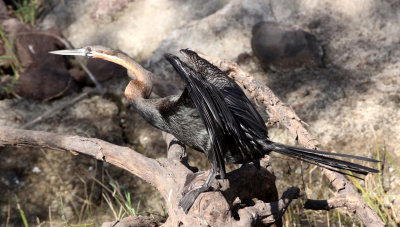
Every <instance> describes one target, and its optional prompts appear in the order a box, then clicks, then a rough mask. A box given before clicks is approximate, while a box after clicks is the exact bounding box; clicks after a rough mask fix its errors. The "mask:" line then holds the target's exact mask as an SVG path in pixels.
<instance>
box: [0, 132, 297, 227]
mask: <svg viewBox="0 0 400 227" xmlns="http://www.w3.org/2000/svg"><path fill="white" fill-rule="evenodd" d="M4 145H11V146H35V147H46V148H51V149H54V150H61V151H70V152H73V153H80V154H85V155H89V156H92V157H94V158H96V159H98V160H102V161H104V162H108V163H111V164H113V165H116V166H118V167H121V168H123V169H125V170H127V171H129V172H131V173H132V174H135V175H136V176H138V177H140V178H142V179H144V180H145V181H147V182H148V183H150V184H151V185H153V186H155V187H156V188H157V189H158V191H159V192H160V193H161V195H162V196H163V198H164V199H165V201H166V208H167V209H168V214H169V218H168V219H167V222H166V223H165V226H178V225H182V226H209V225H211V226H225V225H234V226H249V225H251V224H254V223H257V222H259V223H274V222H276V221H277V220H279V219H280V218H281V217H282V214H283V213H284V211H285V210H286V208H287V206H288V205H289V203H290V201H291V200H292V199H294V198H297V197H298V193H299V190H298V189H297V188H290V189H289V190H288V191H287V192H285V193H284V194H283V196H282V198H281V199H280V200H279V201H277V200H278V199H277V192H276V188H275V177H274V175H273V174H272V173H271V172H269V171H268V167H269V166H268V165H269V162H268V161H264V162H262V163H261V166H262V167H261V168H260V169H258V168H256V167H255V166H254V165H252V164H246V165H243V166H242V167H241V168H239V169H237V170H235V171H232V172H230V173H229V174H228V176H227V180H224V181H222V180H219V182H215V184H214V185H213V187H214V188H215V189H217V188H218V190H214V191H210V192H206V193H203V194H201V195H200V196H199V198H198V199H197V200H196V203H195V204H194V205H193V207H192V208H191V210H190V212H189V213H188V214H185V213H184V212H183V210H182V209H181V208H179V207H178V201H179V200H180V198H181V197H182V190H183V188H184V184H185V180H186V177H187V176H190V175H192V174H193V172H192V171H190V170H189V169H188V168H187V167H186V166H185V165H184V164H183V163H184V162H185V161H183V163H182V162H181V161H182V160H184V159H183V158H181V157H185V155H174V154H175V153H176V151H169V153H170V154H171V153H172V154H173V155H170V154H169V155H168V156H170V157H169V158H160V159H151V158H147V157H145V156H143V155H141V154H139V153H137V152H136V151H134V150H132V149H130V148H127V147H121V146H117V145H114V144H111V143H108V142H105V141H103V140H99V139H94V138H85V137H80V136H67V135H59V134H55V133H49V132H42V131H31V130H22V129H14V128H9V127H3V126H0V146H4ZM173 146H174V145H171V146H169V147H170V148H172V147H173ZM177 149H178V150H179V149H180V148H177ZM170 150H171V149H170ZM178 152H179V151H178ZM183 153H184V152H183ZM197 175H199V176H200V177H199V179H201V176H202V175H203V176H205V175H206V174H204V173H198V174H197ZM260 182H263V183H262V184H260ZM244 189H246V190H244ZM252 198H262V199H263V200H264V201H273V202H271V203H265V202H261V201H259V202H257V203H256V204H252ZM241 204H247V205H245V206H244V207H241V206H240V207H239V205H241ZM235 217H240V220H236V219H235Z"/></svg>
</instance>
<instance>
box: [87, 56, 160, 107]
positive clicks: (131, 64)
mask: <svg viewBox="0 0 400 227" xmlns="http://www.w3.org/2000/svg"><path fill="white" fill-rule="evenodd" d="M93 57H95V58H101V59H104V60H107V61H111V62H114V63H116V64H119V65H121V66H123V67H125V68H126V69H128V71H129V72H130V73H131V74H132V75H134V78H133V77H132V75H130V77H131V78H132V80H131V81H130V82H129V84H128V86H126V88H125V96H126V98H127V99H128V100H135V99H141V98H148V97H149V96H150V94H151V90H152V88H153V83H152V81H151V72H149V71H147V70H146V69H145V68H143V67H142V66H141V65H140V64H139V63H137V62H135V61H134V60H133V59H132V58H130V57H129V56H127V55H126V54H124V53H122V52H116V53H112V54H106V53H104V54H102V53H100V54H96V55H93Z"/></svg>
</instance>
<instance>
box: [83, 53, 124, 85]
mask: <svg viewBox="0 0 400 227" xmlns="http://www.w3.org/2000/svg"><path fill="white" fill-rule="evenodd" d="M86 66H87V67H88V69H89V70H90V71H91V72H92V73H93V75H94V76H95V77H96V79H97V80H98V81H99V82H104V81H107V80H109V79H111V78H112V77H126V76H127V74H126V73H127V72H126V69H125V68H124V67H122V66H120V65H118V64H115V63H112V62H109V61H104V60H101V59H95V58H89V59H88V61H87V63H86ZM85 82H86V84H93V82H92V81H91V80H90V78H88V77H87V78H86V80H85Z"/></svg>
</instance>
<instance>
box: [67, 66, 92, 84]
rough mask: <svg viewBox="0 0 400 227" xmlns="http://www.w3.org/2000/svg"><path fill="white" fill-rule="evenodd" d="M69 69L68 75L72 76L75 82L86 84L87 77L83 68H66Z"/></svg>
mask: <svg viewBox="0 0 400 227" xmlns="http://www.w3.org/2000/svg"><path fill="white" fill-rule="evenodd" d="M68 71H69V75H70V76H71V77H72V78H74V80H75V81H76V82H77V83H79V84H86V82H87V81H86V80H87V79H88V78H87V75H86V73H85V71H83V70H80V69H78V68H72V69H70V70H68Z"/></svg>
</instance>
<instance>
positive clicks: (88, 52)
mask: <svg viewBox="0 0 400 227" xmlns="http://www.w3.org/2000/svg"><path fill="white" fill-rule="evenodd" d="M91 51H92V49H91V48H90V47H86V48H85V56H86V57H90V56H91V55H89V54H90V53H91Z"/></svg>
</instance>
